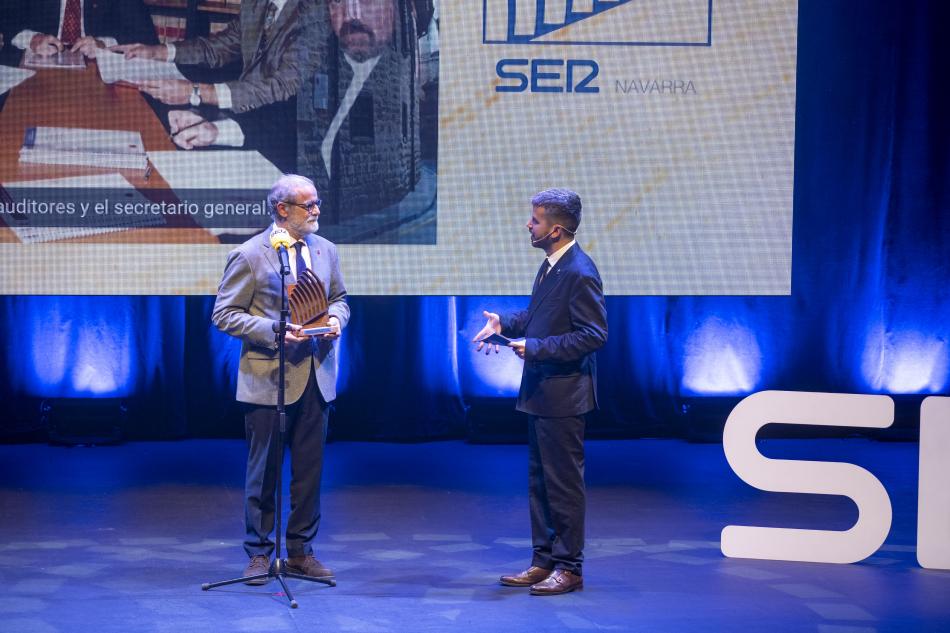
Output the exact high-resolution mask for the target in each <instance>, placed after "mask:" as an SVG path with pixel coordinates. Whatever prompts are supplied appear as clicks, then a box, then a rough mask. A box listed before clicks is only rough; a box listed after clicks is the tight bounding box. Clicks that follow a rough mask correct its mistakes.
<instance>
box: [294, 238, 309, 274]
mask: <svg viewBox="0 0 950 633" xmlns="http://www.w3.org/2000/svg"><path fill="white" fill-rule="evenodd" d="M294 248H295V249H296V250H297V279H300V275H301V273H303V271H305V270H307V269H308V268H310V267H309V266H307V262H306V260H305V259H304V258H303V242H297V243H296V244H294Z"/></svg>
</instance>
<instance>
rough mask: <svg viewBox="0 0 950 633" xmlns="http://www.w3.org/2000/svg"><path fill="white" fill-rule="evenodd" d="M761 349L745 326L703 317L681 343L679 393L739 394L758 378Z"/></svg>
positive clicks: (744, 391) (717, 318)
mask: <svg viewBox="0 0 950 633" xmlns="http://www.w3.org/2000/svg"><path fill="white" fill-rule="evenodd" d="M761 371H762V353H761V350H760V349H759V343H758V341H757V340H756V337H755V334H754V333H753V332H752V331H751V330H750V329H748V328H746V327H744V326H742V325H739V324H736V323H729V322H726V321H723V320H722V319H720V318H719V317H712V318H709V319H707V320H706V321H704V322H703V324H702V325H700V326H699V327H698V328H697V329H696V331H694V332H693V333H692V335H690V337H689V338H688V339H687V341H686V344H685V345H684V358H683V380H682V383H681V385H680V393H681V394H682V395H697V396H699V395H716V396H724V395H740V394H746V393H751V392H753V391H755V388H756V386H757V384H758V382H759V378H760V375H761Z"/></svg>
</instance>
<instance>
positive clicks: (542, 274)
mask: <svg viewBox="0 0 950 633" xmlns="http://www.w3.org/2000/svg"><path fill="white" fill-rule="evenodd" d="M549 270H551V264H550V263H548V258H547V257H545V258H544V262H543V263H542V264H541V269H540V270H538V276H537V277H535V279H534V288H532V290H531V294H534V293H535V292H537V291H538V287H539V286H540V285H541V282H542V281H544V278H545V276H547V274H548V271H549Z"/></svg>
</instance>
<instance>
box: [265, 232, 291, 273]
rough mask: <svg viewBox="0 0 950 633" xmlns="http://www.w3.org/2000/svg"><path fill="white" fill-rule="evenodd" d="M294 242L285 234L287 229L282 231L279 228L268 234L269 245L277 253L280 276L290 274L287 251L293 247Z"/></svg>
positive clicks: (288, 234)
mask: <svg viewBox="0 0 950 633" xmlns="http://www.w3.org/2000/svg"><path fill="white" fill-rule="evenodd" d="M293 244H294V240H293V238H291V237H290V233H288V232H287V229H282V228H280V227H279V226H278V227H277V228H275V229H274V230H273V231H271V234H270V245H271V248H273V249H274V250H275V251H277V258H278V259H279V260H280V274H281V275H289V274H290V259H289V257H288V255H287V249H288V248H290V247H291V246H293Z"/></svg>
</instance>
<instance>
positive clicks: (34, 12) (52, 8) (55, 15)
mask: <svg viewBox="0 0 950 633" xmlns="http://www.w3.org/2000/svg"><path fill="white" fill-rule="evenodd" d="M59 5H60V0H23V1H22V2H20V3H19V7H18V8H17V9H16V10H15V14H16V15H15V16H14V17H12V18H11V19H10V22H11V24H12V25H13V26H14V28H15V29H16V30H15V31H14V32H13V35H16V34H17V33H19V32H20V31H22V30H23V29H30V30H31V31H36V32H37V33H47V34H49V35H59V26H60V25H59ZM83 24H84V25H85V32H86V35H92V36H93V37H114V38H115V39H116V41H118V42H119V44H131V43H134V42H141V43H143V44H158V37H157V36H156V35H155V26H154V25H153V24H152V18H151V14H150V13H149V11H148V8H146V6H145V4H144V3H143V2H142V0H84V2H83Z"/></svg>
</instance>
